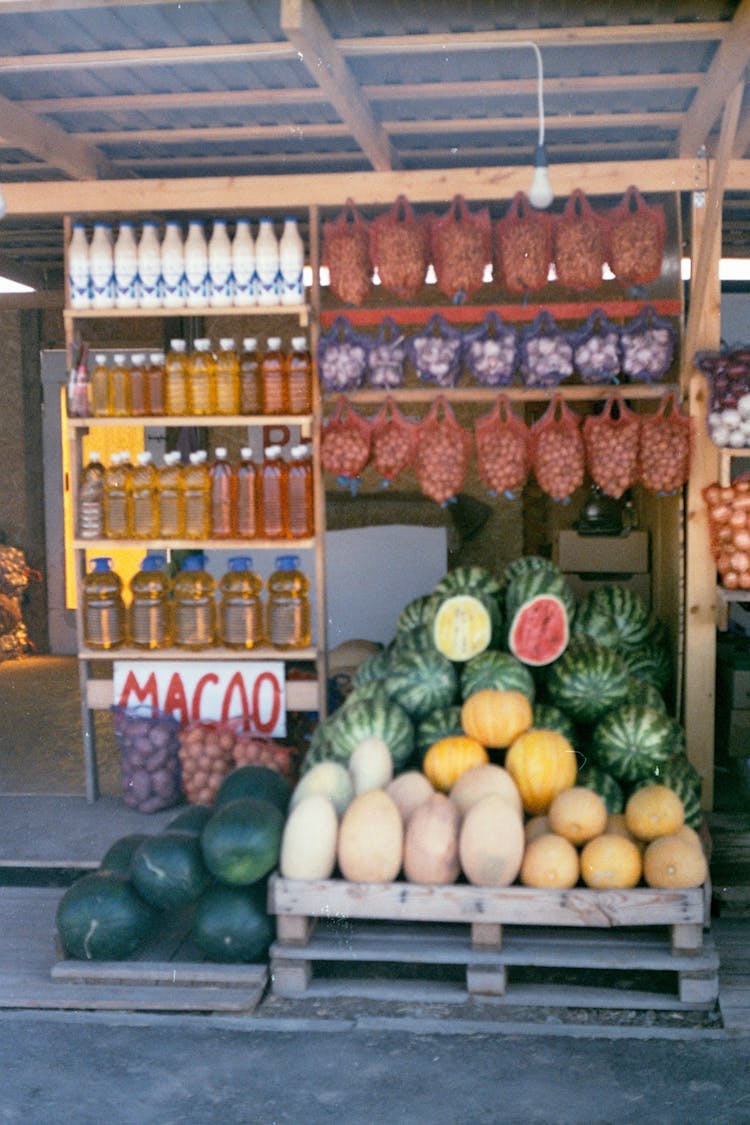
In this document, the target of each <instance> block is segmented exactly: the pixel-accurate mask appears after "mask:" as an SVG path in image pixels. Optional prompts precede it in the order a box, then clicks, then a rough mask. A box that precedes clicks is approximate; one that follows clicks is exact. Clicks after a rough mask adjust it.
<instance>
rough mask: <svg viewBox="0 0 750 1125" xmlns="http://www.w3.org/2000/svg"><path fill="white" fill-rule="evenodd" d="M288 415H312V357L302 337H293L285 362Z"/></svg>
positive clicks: (305, 340)
mask: <svg viewBox="0 0 750 1125" xmlns="http://www.w3.org/2000/svg"><path fill="white" fill-rule="evenodd" d="M287 383H288V386H289V413H290V414H311V413H312V357H311V355H310V351H309V349H308V347H307V339H306V338H305V337H304V336H295V337H294V339H293V340H292V350H291V352H290V353H289V358H288V361H287Z"/></svg>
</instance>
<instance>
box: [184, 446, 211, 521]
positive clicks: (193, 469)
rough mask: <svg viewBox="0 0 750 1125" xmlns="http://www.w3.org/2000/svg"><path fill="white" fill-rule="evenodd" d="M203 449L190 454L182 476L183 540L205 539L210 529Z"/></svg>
mask: <svg viewBox="0 0 750 1125" xmlns="http://www.w3.org/2000/svg"><path fill="white" fill-rule="evenodd" d="M206 459H207V457H206V451H205V449H198V450H196V452H195V453H191V454H190V464H189V465H186V466H185V470H184V472H183V474H182V486H183V493H184V497H185V538H186V539H207V538H208V534H209V530H210V527H211V502H210V500H211V481H210V478H209V474H208V465H207V464H206Z"/></svg>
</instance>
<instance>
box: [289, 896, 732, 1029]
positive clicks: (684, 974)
mask: <svg viewBox="0 0 750 1125" xmlns="http://www.w3.org/2000/svg"><path fill="white" fill-rule="evenodd" d="M709 901H710V899H709V895H708V892H707V888H697V889H696V890H691V891H657V890H652V889H649V888H645V887H639V888H636V889H634V890H632V891H594V890H590V889H588V888H579V887H577V888H574V889H573V890H570V891H538V890H533V889H531V888H528V887H516V886H514V887H507V888H482V887H472V886H467V885H461V884H453V885H451V886H446V887H437V886H421V885H417V884H410V883H386V884H353V883H347V882H345V881H342V880H335V879H331V880H324V881H320V882H303V881H297V880H289V879H282V878H280V877H278V876H274V877H273V878H272V879H271V881H270V883H269V909H270V910H271V912H272V913H274V914H275V915H276V928H277V940H276V942H275V943H274V944H273V945H272V947H271V988H272V991H273V992H274V993H275V994H277V995H280V996H285V997H295V996H297V997H302V996H328V997H333V996H354V995H356V996H363V997H369V998H371V999H377V998H379V999H388V1000H394V999H395V1000H398V999H404V1000H407V999H410V1000H411V999H423V1000H428V999H434V1000H439V1001H449V1000H453V1001H455V1000H456V999H466V998H467V997H487V998H492V999H493V1000H494V1001H496V1002H502V1003H507V1004H546V1005H551V1006H585V1007H610V1008H614V1007H620V1008H644V1007H646V1008H708V1007H712V1006H713V1005H714V1003H715V1002H716V998H717V996H718V970H719V960H718V956H717V954H716V951H715V949H714V945H713V941H712V939H711V937H710V935H706V936H705V937H704V925H705V924H706V922H707V918H708V910H707V904H708V902H709Z"/></svg>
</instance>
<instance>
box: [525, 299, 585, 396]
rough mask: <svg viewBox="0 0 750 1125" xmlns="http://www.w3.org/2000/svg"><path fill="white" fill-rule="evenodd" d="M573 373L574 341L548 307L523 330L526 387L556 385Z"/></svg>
mask: <svg viewBox="0 0 750 1125" xmlns="http://www.w3.org/2000/svg"><path fill="white" fill-rule="evenodd" d="M572 374H573V343H572V341H571V338H570V334H569V333H567V332H564V331H563V329H562V328H558V326H557V324H556V323H555V319H554V317H553V316H552V315H551V314H550V313H549V312H547V310H546V309H542V311H541V312H540V313H539V314H538V315H537V316H536V317H535V318H534V321H533V323H532V324H530V325H528V327H527V328H525V329H524V330H523V332H522V333H521V375H522V378H523V381H524V383H525V384H526V386H527V387H556V386H557V385H558V383H560V382H562V380H563V379H567V378H568V377H569V376H570V375H572Z"/></svg>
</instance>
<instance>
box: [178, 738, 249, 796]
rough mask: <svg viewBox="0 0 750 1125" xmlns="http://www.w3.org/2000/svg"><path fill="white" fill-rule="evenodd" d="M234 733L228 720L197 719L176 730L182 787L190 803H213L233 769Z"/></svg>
mask: <svg viewBox="0 0 750 1125" xmlns="http://www.w3.org/2000/svg"><path fill="white" fill-rule="evenodd" d="M235 739H236V732H235V729H234V726H233V725H232V724H231V723H216V722H205V721H202V720H201V721H197V722H193V723H187V724H186V725H185V726H183V727H182V728H181V729H180V733H179V743H180V748H179V752H178V753H179V759H180V766H181V769H182V790H183V792H184V794H185V796H186V797H187V799H188V801H189V802H190V804H191V805H212V804H213V803H214V800H215V798H216V794H217V793H218V791H219V786H220V785H221V783H222V781H223V780H224V778H225V777H226V776H227V774H229V773H231V772H232V770H233V769H234V753H233V752H234V743H235Z"/></svg>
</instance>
